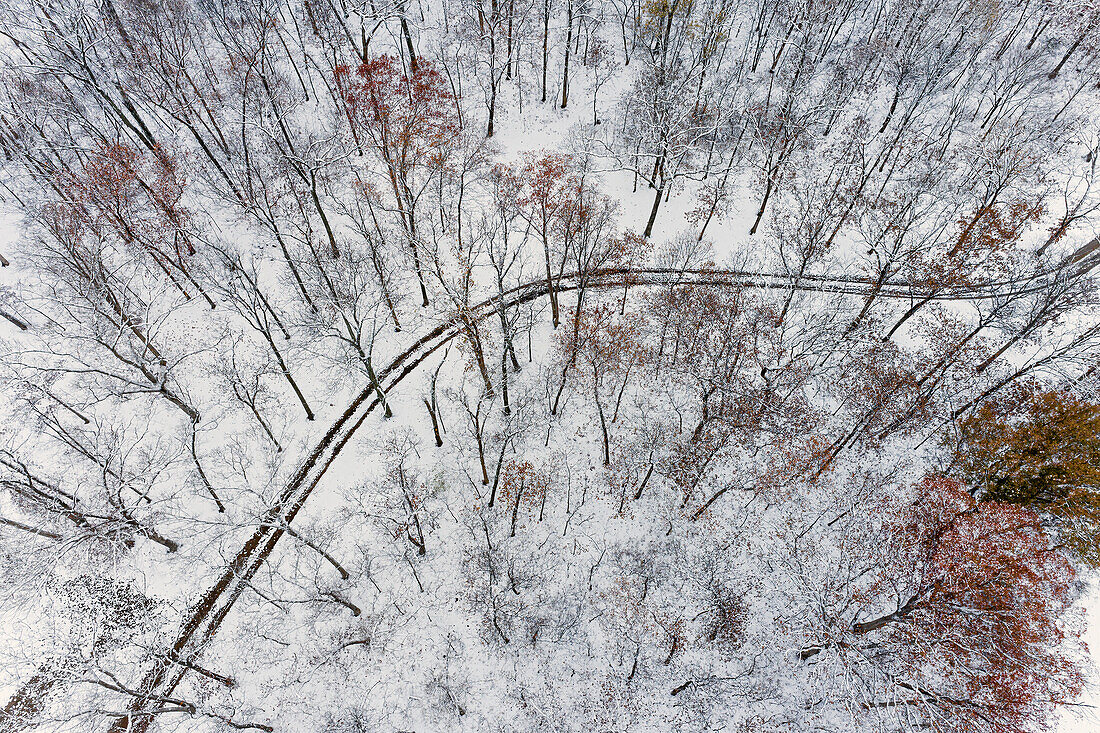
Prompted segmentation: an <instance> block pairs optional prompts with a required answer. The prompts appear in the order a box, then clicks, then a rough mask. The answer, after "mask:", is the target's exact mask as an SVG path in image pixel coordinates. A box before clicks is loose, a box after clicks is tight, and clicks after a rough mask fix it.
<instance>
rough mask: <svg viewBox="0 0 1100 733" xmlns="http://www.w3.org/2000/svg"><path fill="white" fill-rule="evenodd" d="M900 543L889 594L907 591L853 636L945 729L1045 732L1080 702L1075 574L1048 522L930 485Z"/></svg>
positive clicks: (910, 510)
mask: <svg viewBox="0 0 1100 733" xmlns="http://www.w3.org/2000/svg"><path fill="white" fill-rule="evenodd" d="M892 536H893V538H894V539H893V546H892V547H891V548H890V552H889V553H888V554H890V555H892V556H893V557H894V558H895V560H896V564H894V566H893V567H892V568H890V569H889V571H888V572H887V573H886V574H885V576H884V578H883V580H882V583H881V588H880V590H881V591H882V592H883V593H891V594H892V593H895V592H896V589H898V588H902V587H904V588H907V591H905V592H904V593H903V594H901V596H900V598H899V602H898V607H897V610H896V611H893V612H891V613H888V614H886V615H884V616H880V617H878V618H875V619H872V620H867V621H862V622H860V623H855V624H853V626H852V632H853V634H854V635H855V636H856V637H857V638H860V639H863V640H866V641H868V642H869V641H871V639H874V641H873V642H872V646H870V647H864V648H865V650H867V651H868V653H869V654H870V655H871V659H873V660H874V661H875V662H876V663H877V664H878V666H879V668H880V669H881V671H882V672H883V673H885V675H886V676H887V679H888V680H889V681H890V682H892V683H893V684H894V685H897V686H899V687H900V688H902V690H903V691H904V695H905V697H907V698H909V699H910V700H911V702H910V704H912V705H916V706H926V707H927V708H928V709H929V713H928V715H927V719H928V720H929V721H930V722H931V723H932V724H933V728H936V725H937V724H936V721H937V720H941V721H942V720H943V718H942V717H941V715H940V714H942V713H948V714H949V715H948V716H947V719H948V720H950V725H951V726H952V727H951V728H950V730H952V731H974V732H975V733H976V732H977V731H987V730H991V729H993V730H998V731H1003V732H1004V733H1023V732H1024V731H1033V730H1037V729H1041V728H1042V727H1043V725H1044V721H1046V720H1047V719H1048V718H1049V716H1050V714H1051V713H1052V711H1053V709H1054V707H1055V705H1056V704H1057V703H1058V702H1060V701H1063V700H1068V699H1072V698H1073V697H1074V696H1075V695H1076V694H1078V692H1079V691H1080V689H1081V685H1082V675H1081V672H1080V670H1079V668H1078V663H1077V654H1078V652H1079V651H1080V650H1081V649H1082V648H1083V644H1081V642H1080V640H1079V638H1078V636H1079V633H1080V629H1079V628H1078V626H1079V625H1078V624H1077V623H1076V621H1077V619H1076V615H1075V614H1074V613H1073V612H1072V611H1071V610H1070V607H1071V605H1072V603H1073V599H1074V581H1075V576H1074V571H1073V568H1072V566H1071V565H1070V563H1069V562H1068V561H1067V559H1066V558H1065V557H1064V556H1063V554H1062V553H1061V552H1060V551H1059V550H1058V549H1057V548H1056V547H1055V545H1054V542H1053V540H1052V538H1051V537H1050V536H1049V535H1048V534H1047V533H1046V531H1045V530H1044V529H1043V526H1042V524H1041V523H1040V520H1039V516H1038V514H1036V513H1035V512H1034V511H1032V510H1030V509H1027V508H1024V507H1019V506H1013V505H1010V504H1005V503H1001V502H976V501H975V500H974V499H973V498H972V497H971V496H970V494H969V493H967V492H966V491H965V490H963V488H962V487H961V485H960V484H959V482H957V481H955V480H953V479H950V478H946V477H942V476H929V477H927V478H925V479H924V480H923V481H922V482H921V484H920V485H919V487H918V498H917V500H916V502H914V503H913V504H911V505H909V506H908V507H906V508H905V510H903V511H902V512H901V513H900V516H898V517H897V518H896V521H895V522H894V523H893V531H892ZM943 724H945V723H941V724H940V725H943ZM991 726H992V728H991ZM936 729H940V728H936Z"/></svg>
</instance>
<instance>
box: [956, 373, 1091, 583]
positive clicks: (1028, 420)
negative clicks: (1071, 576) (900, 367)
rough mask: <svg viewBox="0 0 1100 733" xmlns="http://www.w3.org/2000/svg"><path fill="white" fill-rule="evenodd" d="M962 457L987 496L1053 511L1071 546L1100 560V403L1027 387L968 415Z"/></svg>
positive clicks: (963, 466) (973, 482) (960, 461)
mask: <svg viewBox="0 0 1100 733" xmlns="http://www.w3.org/2000/svg"><path fill="white" fill-rule="evenodd" d="M961 431H962V441H961V443H960V445H959V449H958V453H957V454H956V460H957V461H958V465H959V468H960V469H961V471H962V475H963V476H964V477H965V478H966V480H967V481H968V482H969V483H970V484H971V485H972V486H973V487H974V488H975V489H976V490H978V491H979V492H980V496H981V497H982V498H983V499H988V500H994V501H1003V502H1009V503H1012V504H1019V505H1022V506H1029V507H1033V508H1035V509H1037V510H1039V511H1042V512H1046V513H1049V514H1050V515H1051V516H1053V517H1054V518H1055V519H1056V520H1057V521H1058V524H1059V526H1060V529H1061V530H1062V531H1063V532H1064V533H1065V535H1066V537H1065V540H1066V543H1067V544H1068V545H1070V546H1071V547H1072V548H1073V549H1074V550H1075V551H1076V552H1077V553H1078V554H1079V555H1081V556H1082V557H1083V558H1084V559H1087V560H1089V561H1090V562H1091V563H1093V564H1100V548H1098V547H1097V542H1098V538H1100V404H1097V403H1095V402H1090V401H1087V400H1085V399H1082V398H1081V397H1078V396H1076V395H1074V394H1073V393H1071V392H1068V391H1065V390H1043V389H1041V388H1040V387H1038V386H1035V385H1022V386H1020V387H1018V388H1017V389H1015V390H1013V391H1012V392H1011V393H1009V394H1008V395H1007V396H1005V397H1003V398H1000V399H996V400H992V401H989V402H986V403H985V404H984V405H982V407H981V408H980V409H978V410H977V411H976V412H975V413H974V414H973V415H971V416H970V417H968V418H966V419H965V420H963V422H962V425H961Z"/></svg>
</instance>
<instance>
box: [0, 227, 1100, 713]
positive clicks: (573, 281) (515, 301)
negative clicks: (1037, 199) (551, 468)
mask: <svg viewBox="0 0 1100 733" xmlns="http://www.w3.org/2000/svg"><path fill="white" fill-rule="evenodd" d="M1084 249H1085V248H1082V250H1084ZM1094 249H1095V248H1094ZM1082 250H1079V252H1080V251H1082ZM1095 255H1096V253H1095V252H1093V251H1092V250H1090V251H1088V252H1086V253H1085V255H1084V256H1083V257H1078V258H1076V259H1074V258H1072V257H1071V258H1067V260H1066V261H1064V262H1063V263H1062V265H1061V266H1059V267H1058V268H1056V269H1055V270H1053V271H1047V272H1041V273H1038V274H1036V275H1032V276H1029V277H1025V278H1020V279H1017V280H1008V281H1000V282H989V283H983V284H981V285H979V286H975V287H966V286H958V287H943V288H937V289H934V290H928V289H922V288H920V287H917V286H914V285H911V284H909V283H906V282H902V281H896V280H886V281H884V282H881V283H877V284H876V283H875V282H873V281H871V280H869V279H865V278H855V277H829V276H821V275H805V276H802V277H800V278H798V279H792V277H790V276H788V275H781V274H767V273H752V272H743V271H736V270H706V269H692V270H670V269H654V268H619V269H609V270H600V271H594V272H591V273H588V274H587V276H586V277H585V278H581V277H580V276H579V275H577V274H575V273H574V274H569V275H565V276H563V277H561V278H559V280H558V282H557V283H556V285H555V287H554V290H555V291H557V292H568V291H572V290H577V289H578V288H579V287H585V288H589V289H608V288H626V287H638V286H654V285H669V284H677V285H699V286H707V287H730V286H737V287H744V288H759V289H765V290H791V289H795V290H802V291H811V292H824V293H834V294H845V295H855V296H859V295H862V296H868V295H872V294H874V295H875V296H876V297H880V298H893V299H905V300H921V299H924V298H927V299H929V300H956V301H964V300H985V299H989V298H994V297H1011V296H1013V295H1024V294H1027V293H1030V292H1035V291H1038V290H1041V289H1042V288H1044V287H1047V286H1048V285H1050V284H1051V279H1052V278H1058V277H1064V276H1065V275H1066V271H1067V270H1069V269H1070V268H1072V273H1071V274H1072V275H1078V274H1080V273H1081V271H1082V269H1084V270H1085V271H1087V270H1088V269H1091V268H1092V267H1094V266H1096V265H1097V264H1100V258H1098V257H1096V256H1095ZM549 292H550V288H549V287H548V285H547V283H546V282H545V280H542V281H536V282H531V283H526V284H523V285H519V286H516V287H514V288H512V289H511V290H509V291H507V292H505V293H504V294H503V295H502V296H500V295H498V296H496V297H493V298H489V299H487V300H485V301H483V302H481V303H478V304H477V305H475V306H472V307H471V308H469V309H468V311H466V313H464V314H462V315H463V316H464V320H466V321H468V322H469V321H472V322H480V321H483V320H485V319H486V318H489V317H490V316H492V315H495V314H496V313H497V312H498V311H499V310H500V309H501V308H513V307H515V306H518V305H521V304H524V303H527V302H530V301H532V300H535V299H537V298H541V297H544V296H546V295H548V294H549ZM462 328H463V325H462V322H461V321H460V320H459V318H458V317H457V316H456V317H453V318H451V319H449V320H447V321H444V322H443V323H441V324H439V325H438V326H436V327H435V328H433V329H432V330H431V331H430V332H428V333H427V334H425V335H424V336H422V337H421V338H420V339H418V340H417V341H416V342H415V343H413V344H412V345H411V346H410V347H409V348H408V349H406V350H405V351H404V352H402V353H401V354H400V355H399V356H397V358H395V359H394V360H393V361H392V362H390V364H388V365H387V366H386V367H385V368H384V369H382V370H380V371H379V373H378V378H379V381H380V383H381V384H382V385H383V388H384V389H385V391H386V392H389V391H390V390H392V389H393V388H394V387H396V386H397V385H398V384H400V383H401V381H402V380H404V379H405V377H407V376H408V375H409V374H410V373H412V372H413V370H415V369H416V368H417V366H419V365H420V364H421V363H422V362H423V361H424V360H425V359H427V358H428V357H429V356H430V355H431V354H433V353H434V352H436V351H437V350H438V349H439V348H441V347H442V346H444V345H445V344H447V343H448V342H450V341H451V340H452V339H454V338H455V337H456V336H458V335H459V334H460V333H461V331H462ZM372 396H373V399H372ZM379 403H380V401H379V399H378V397H377V396H375V393H374V389H373V388H367V389H364V390H363V391H361V392H360V393H359V394H358V395H356V397H355V398H354V399H353V400H352V401H351V403H350V404H349V405H348V407H347V409H346V410H345V411H344V412H343V414H341V415H340V417H339V418H338V419H337V420H336V421H335V423H333V425H332V427H330V428H329V430H328V431H327V432H326V433H325V435H324V436H323V437H322V438H321V440H320V441H319V442H318V443H317V445H316V446H315V447H314V449H313V450H312V451H311V452H310V453H309V454H308V456H307V457H306V458H305V460H303V461H302V462H301V463H300V464H299V466H298V468H297V470H296V471H295V472H294V474H293V475H292V477H291V478H290V480H289V481H288V482H287V484H286V486H285V487H284V488H283V490H282V491H281V492H280V493H279V496H278V497H277V498H276V500H275V501H274V503H273V504H272V505H271V507H270V508H269V509H268V510H267V511H266V512H265V513H264V514H263V516H262V517H261V519H260V521H259V523H258V524H259V528H258V529H257V530H256V531H255V532H254V533H253V534H252V536H251V537H249V538H248V540H247V541H246V542H245V543H244V545H243V546H242V547H241V549H240V550H239V551H238V552H237V554H236V556H235V557H234V558H233V560H232V561H231V562H230V563H229V564H228V565H227V566H226V568H225V569H224V571H223V572H222V574H221V575H220V576H219V578H218V580H217V582H216V583H215V584H214V585H213V586H212V587H211V588H210V589H208V590H207V591H206V592H205V593H204V594H203V596H202V597H201V598H200V599H199V600H198V602H196V603H195V604H194V605H192V606H191V608H190V609H189V610H188V612H187V613H186V615H185V619H184V622H183V624H182V626H181V627H180V632H179V635H178V636H177V637H176V639H175V641H174V642H173V644H172V645H171V646H170V647H169V648H168V649H167V650H166V652H165V653H164V654H163V655H159V656H158V657H157V658H156V659H155V660H151V666H150V669H149V671H148V672H147V673H146V675H145V677H144V678H143V679H142V682H141V685H140V687H139V690H140V695H139V696H137V697H134V698H133V699H132V700H131V703H130V705H129V706H128V710H127V713H128V714H127V715H126V716H125V717H121V718H119V719H117V720H116V721H115V722H114V723H113V724H112V725H111V727H110V729H109V730H110V731H111V733H134V732H136V733H145V731H147V730H148V728H149V726H150V725H151V724H152V722H153V720H154V719H155V716H156V715H157V714H159V713H161V712H168V711H169V710H173V711H179V710H180V707H179V705H180V703H179V701H177V700H174V699H173V698H172V697H171V696H172V693H173V691H174V690H175V688H176V686H177V685H178V684H179V683H180V681H181V680H182V679H183V677H184V676H185V675H186V673H187V672H188V665H190V664H194V663H196V662H197V660H198V657H199V656H200V655H201V654H202V651H203V648H204V646H205V645H206V644H207V643H208V642H209V641H210V640H211V639H212V638H213V636H214V634H215V633H216V632H217V630H218V628H219V626H220V625H221V624H222V622H223V621H224V619H225V617H226V616H227V615H228V614H229V612H230V610H232V608H233V605H234V603H235V602H236V600H237V599H238V598H239V597H240V595H241V593H242V592H243V591H244V589H245V588H247V583H248V581H250V580H251V579H252V578H253V576H255V574H256V573H257V572H258V571H259V570H260V568H261V567H262V566H263V564H264V562H265V561H266V560H267V558H268V556H269V555H270V554H271V553H272V552H273V551H274V549H275V547H276V545H277V544H278V542H279V540H280V539H281V538H282V536H283V534H284V532H285V531H286V530H285V529H284V528H285V527H286V526H287V525H288V524H290V522H292V521H293V520H294V518H295V516H297V514H298V512H299V511H300V510H301V508H302V506H303V504H304V503H305V501H306V500H307V499H308V498H309V496H310V494H311V493H312V491H313V489H314V488H315V487H316V486H317V484H318V482H320V480H321V478H322V477H323V476H324V474H325V471H326V470H327V469H328V467H329V465H330V464H331V463H332V461H333V460H334V459H335V458H336V456H337V455H338V454H339V453H340V451H341V450H342V449H343V448H344V446H345V445H346V444H347V443H348V441H349V440H350V439H351V438H352V436H353V435H354V434H355V432H356V431H357V430H358V429H359V427H360V426H361V425H362V424H363V422H364V421H365V420H366V418H367V416H368V415H370V414H371V413H372V412H374V411H375V410H376V409H377V408H378V406H379ZM18 694H19V693H17V696H18ZM14 699H15V698H13V700H14ZM9 704H10V703H9ZM166 707H167V710H166Z"/></svg>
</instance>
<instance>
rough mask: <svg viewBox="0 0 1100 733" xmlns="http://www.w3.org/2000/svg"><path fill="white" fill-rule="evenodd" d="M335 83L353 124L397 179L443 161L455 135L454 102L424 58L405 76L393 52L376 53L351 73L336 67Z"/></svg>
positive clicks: (443, 83)
mask: <svg viewBox="0 0 1100 733" xmlns="http://www.w3.org/2000/svg"><path fill="white" fill-rule="evenodd" d="M335 73H336V85H337V87H338V89H339V90H340V95H341V96H342V97H343V99H344V102H345V103H346V104H347V106H348V117H349V119H350V121H351V123H352V125H353V126H354V128H355V129H356V130H357V131H358V132H360V133H362V134H364V135H365V136H367V137H368V138H369V139H370V140H371V141H372V143H373V145H374V147H375V149H376V150H377V151H378V152H379V153H380V154H381V156H382V157H383V159H384V160H385V162H386V163H387V164H388V165H389V166H392V167H393V168H394V170H395V173H397V174H398V178H399V179H402V178H405V177H407V176H405V175H403V174H404V173H406V172H408V171H411V170H412V169H413V168H415V167H417V166H418V165H420V164H424V163H426V164H429V165H432V166H439V165H442V163H443V161H444V159H445V150H446V148H447V147H448V146H449V145H450V143H451V142H452V141H453V138H454V136H455V135H457V134H458V130H459V128H458V120H457V117H456V114H455V106H454V103H455V100H454V96H453V95H452V94H451V91H450V89H449V88H448V86H447V83H446V80H445V79H444V77H443V75H442V74H440V73H439V72H438V71H436V69H435V68H434V67H433V66H432V65H431V64H430V63H428V62H427V61H423V60H422V61H420V62H419V63H417V67H416V70H415V71H412V72H411V73H408V74H406V73H405V72H404V71H403V70H402V69H401V64H400V62H398V61H397V59H395V58H394V57H393V56H389V55H383V56H376V57H374V58H373V59H371V60H370V61H367V62H366V63H364V64H360V65H359V67H358V68H356V69H355V70H354V71H352V70H351V69H350V68H349V67H347V66H337V67H336V72H335Z"/></svg>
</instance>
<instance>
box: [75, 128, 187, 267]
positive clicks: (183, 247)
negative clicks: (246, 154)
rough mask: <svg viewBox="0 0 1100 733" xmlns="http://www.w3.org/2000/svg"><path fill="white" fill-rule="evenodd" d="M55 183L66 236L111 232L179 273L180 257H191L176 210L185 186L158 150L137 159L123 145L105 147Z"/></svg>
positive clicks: (183, 218) (183, 217)
mask: <svg viewBox="0 0 1100 733" xmlns="http://www.w3.org/2000/svg"><path fill="white" fill-rule="evenodd" d="M58 183H59V188H60V189H61V190H62V191H63V192H64V193H65V196H66V199H67V200H66V201H65V203H64V204H63V205H62V207H63V208H64V209H66V210H67V211H66V212H65V213H64V215H63V216H62V218H64V219H65V221H66V222H67V227H66V228H67V230H68V231H69V233H70V234H73V235H80V234H84V233H89V232H97V233H99V234H103V233H105V232H106V231H112V232H114V233H115V234H116V235H117V236H118V237H119V238H120V239H121V240H122V241H124V242H126V243H127V244H130V245H134V246H137V247H141V248H142V249H144V250H145V251H146V252H148V253H149V254H151V255H153V256H154V257H156V258H158V259H159V261H161V262H162V263H163V262H170V263H172V264H173V265H175V266H176V267H179V268H180V269H181V270H183V269H184V265H183V262H184V259H183V258H184V256H185V255H192V254H194V252H195V250H194V247H193V245H192V244H191V241H190V239H189V238H188V237H187V236H186V228H187V226H188V222H189V218H190V214H189V212H188V211H187V210H186V209H185V208H184V207H183V206H182V205H181V199H182V198H183V193H184V187H185V184H186V180H185V178H184V177H183V175H182V173H181V171H180V166H179V164H178V163H177V162H176V161H175V160H173V159H172V158H171V157H170V156H169V155H168V154H167V153H165V152H164V151H163V150H159V149H158V150H157V151H156V154H155V155H154V154H145V155H143V154H141V153H139V152H138V151H137V150H135V149H133V148H131V147H128V146H126V145H121V144H118V145H106V144H105V145H102V146H100V147H99V148H97V149H96V150H93V151H92V152H91V155H90V156H89V157H88V159H87V161H86V162H85V163H84V166H83V168H82V169H80V170H78V171H73V172H69V173H66V174H64V175H63V176H62V177H61V179H60V180H59V181H58ZM54 218H55V219H57V217H54Z"/></svg>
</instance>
